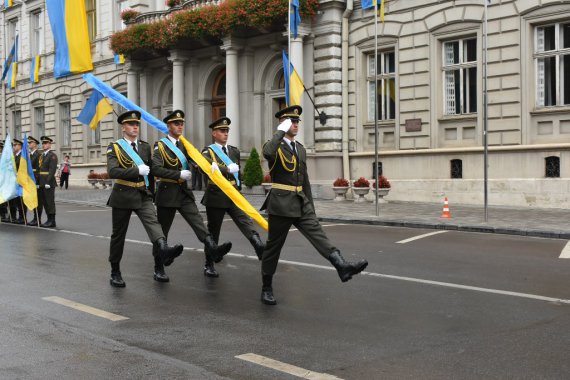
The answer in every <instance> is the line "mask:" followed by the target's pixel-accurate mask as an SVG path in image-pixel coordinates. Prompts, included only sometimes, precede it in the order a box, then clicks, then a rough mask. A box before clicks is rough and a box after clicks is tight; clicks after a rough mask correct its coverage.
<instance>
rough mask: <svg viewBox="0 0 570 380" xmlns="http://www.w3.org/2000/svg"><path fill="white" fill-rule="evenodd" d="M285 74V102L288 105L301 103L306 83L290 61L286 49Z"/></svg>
mask: <svg viewBox="0 0 570 380" xmlns="http://www.w3.org/2000/svg"><path fill="white" fill-rule="evenodd" d="M283 76H284V77H285V103H287V106H294V105H301V95H303V91H304V89H305V85H304V84H303V81H302V80H301V77H300V76H299V74H297V71H296V70H295V68H294V67H293V64H292V63H289V58H288V57H287V53H285V51H283Z"/></svg>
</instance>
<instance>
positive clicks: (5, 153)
mask: <svg viewBox="0 0 570 380" xmlns="http://www.w3.org/2000/svg"><path fill="white" fill-rule="evenodd" d="M23 141H24V144H22V151H21V153H20V166H19V167H18V170H16V161H15V158H14V154H13V152H12V149H11V147H12V139H11V138H10V134H8V135H7V136H6V141H5V143H4V149H3V150H2V156H1V157H0V203H4V202H7V201H9V200H11V199H14V198H16V197H22V201H23V202H24V204H25V205H26V206H27V207H28V208H29V209H35V208H37V207H38V193H37V188H36V178H35V176H34V171H33V169H32V162H31V160H30V151H29V148H28V144H27V141H28V137H27V134H24V139H23Z"/></svg>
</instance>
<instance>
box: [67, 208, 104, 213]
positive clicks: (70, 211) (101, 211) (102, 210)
mask: <svg viewBox="0 0 570 380" xmlns="http://www.w3.org/2000/svg"><path fill="white" fill-rule="evenodd" d="M110 210H111V209H103V210H70V211H66V212H107V211H110Z"/></svg>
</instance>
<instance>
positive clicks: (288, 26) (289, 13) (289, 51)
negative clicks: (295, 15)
mask: <svg viewBox="0 0 570 380" xmlns="http://www.w3.org/2000/svg"><path fill="white" fill-rule="evenodd" d="M287 2H288V3H289V5H288V7H289V12H288V13H287V15H288V16H287V55H288V56H289V67H287V71H285V72H284V74H285V75H288V76H291V73H290V71H291V64H292V63H293V57H292V56H291V0H288V1H287ZM283 70H285V68H283ZM287 80H289V78H287ZM289 96H290V94H287V97H289ZM287 97H286V98H285V99H287ZM287 106H290V104H287Z"/></svg>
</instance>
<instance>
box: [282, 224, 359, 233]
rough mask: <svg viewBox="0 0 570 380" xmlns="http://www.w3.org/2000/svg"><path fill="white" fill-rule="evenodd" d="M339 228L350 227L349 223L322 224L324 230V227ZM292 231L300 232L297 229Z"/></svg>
mask: <svg viewBox="0 0 570 380" xmlns="http://www.w3.org/2000/svg"><path fill="white" fill-rule="evenodd" d="M337 226H348V223H336V224H321V227H323V228H324V227H337ZM292 231H299V230H298V229H296V228H291V229H290V230H289V232H292Z"/></svg>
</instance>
